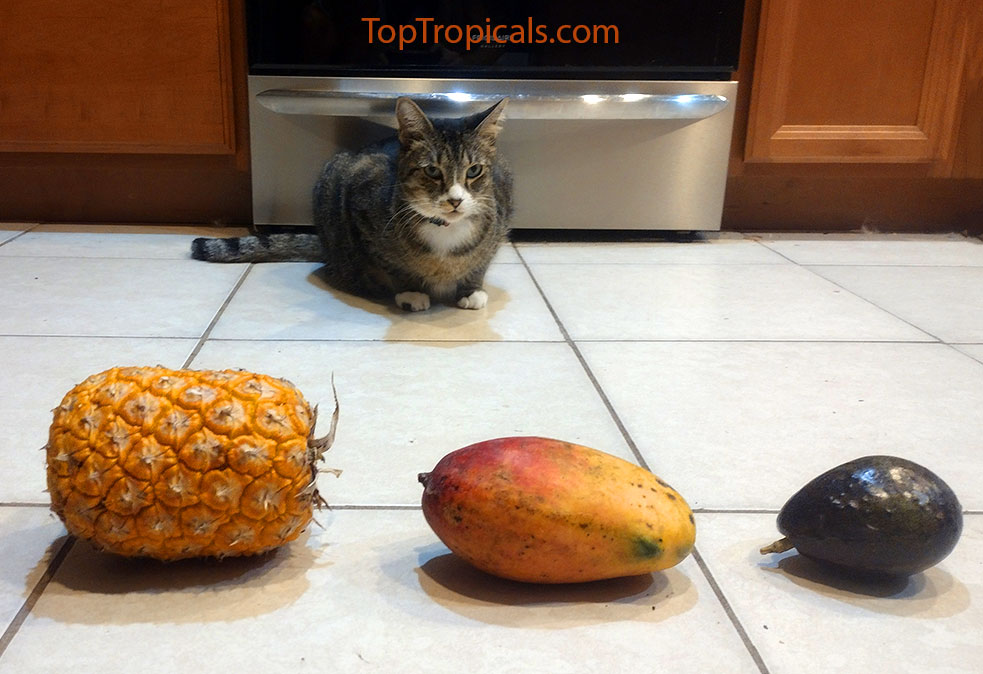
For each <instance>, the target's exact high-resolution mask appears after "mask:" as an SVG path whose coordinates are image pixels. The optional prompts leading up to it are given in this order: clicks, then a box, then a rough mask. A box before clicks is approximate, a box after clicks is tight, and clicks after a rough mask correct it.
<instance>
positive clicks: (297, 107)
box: [256, 89, 729, 126]
mask: <svg viewBox="0 0 983 674" xmlns="http://www.w3.org/2000/svg"><path fill="white" fill-rule="evenodd" d="M397 97H398V96H397V95H396V94H394V93H392V92H349V91H326V90H319V89H267V90H266V91H263V92H260V93H259V94H257V95H256V100H257V102H259V103H260V105H262V106H263V107H265V108H268V109H269V110H272V111H273V112H276V113H280V114H284V115H319V116H328V117H364V118H370V119H373V120H376V121H381V122H383V123H387V124H389V125H390V126H393V125H394V124H395V120H394V119H393V116H394V115H393V112H394V110H395V106H396V98H397ZM409 97H410V98H412V99H413V100H414V101H415V102H417V103H418V104H420V107H421V108H422V109H423V111H424V112H426V113H427V114H428V115H433V116H435V117H452V116H453V117H460V116H465V115H469V114H473V113H475V112H480V111H481V110H484V109H485V108H487V107H488V106H490V105H492V104H493V103H496V102H498V101H500V100H501V99H503V98H508V99H509V107H508V117H509V119H541V120H596V119H610V120H639V119H688V120H697V119H705V118H707V117H710V116H712V115H715V114H716V113H718V112H720V111H721V110H723V109H724V108H726V107H727V104H728V102H729V101H728V100H727V97H726V96H718V95H715V94H687V93H682V94H635V93H625V94H523V93H520V94H514V93H513V94H508V93H502V94H487V93H481V94H470V93H423V94H409Z"/></svg>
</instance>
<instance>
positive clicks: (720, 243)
mask: <svg viewBox="0 0 983 674" xmlns="http://www.w3.org/2000/svg"><path fill="white" fill-rule="evenodd" d="M516 247H517V248H518V250H519V252H520V253H521V254H522V257H523V258H524V259H525V261H526V262H528V263H530V264H532V263H536V264H788V261H787V260H786V259H784V258H783V257H782V256H781V255H778V254H776V253H774V252H772V251H770V250H768V248H766V247H764V246H762V245H761V244H759V243H757V242H755V241H751V240H749V239H738V238H723V239H709V240H705V241H688V242H684V243H676V242H647V243H593V242H591V243H565V242H563V243H520V244H518V245H517V246H516Z"/></svg>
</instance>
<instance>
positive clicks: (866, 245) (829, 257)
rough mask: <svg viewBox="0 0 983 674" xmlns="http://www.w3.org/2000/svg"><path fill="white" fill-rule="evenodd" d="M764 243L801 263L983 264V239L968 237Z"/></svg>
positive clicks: (778, 241)
mask: <svg viewBox="0 0 983 674" xmlns="http://www.w3.org/2000/svg"><path fill="white" fill-rule="evenodd" d="M762 244H763V245H765V246H767V247H768V248H770V249H771V250H773V251H775V252H776V253H781V254H782V255H784V256H785V257H787V258H789V259H790V260H792V261H794V262H797V263H799V264H808V265H825V264H836V265H841V264H846V265H916V266H925V265H936V266H971V267H980V266H983V242H981V241H980V240H978V239H969V238H965V237H952V236H946V235H942V236H937V237H924V236H923V237H890V236H882V237H877V238H873V239H870V238H864V237H857V238H852V239H851V238H846V239H844V238H838V239H836V238H834V239H830V238H827V237H817V238H811V239H809V238H802V237H795V238H787V239H778V240H764V241H762Z"/></svg>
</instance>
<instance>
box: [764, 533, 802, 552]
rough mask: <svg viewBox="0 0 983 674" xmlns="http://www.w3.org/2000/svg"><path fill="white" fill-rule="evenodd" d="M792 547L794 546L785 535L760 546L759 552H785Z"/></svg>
mask: <svg viewBox="0 0 983 674" xmlns="http://www.w3.org/2000/svg"><path fill="white" fill-rule="evenodd" d="M794 547H795V546H794V545H793V544H792V541H790V540H789V539H788V538H787V537H786V538H782V539H779V540H777V541H775V542H774V543H772V544H771V545H766V546H765V547H763V548H761V550H760V552H761V554H762V555H767V554H768V553H770V552H785V551H786V550H791V549H792V548H794Z"/></svg>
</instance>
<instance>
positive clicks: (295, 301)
mask: <svg viewBox="0 0 983 674" xmlns="http://www.w3.org/2000/svg"><path fill="white" fill-rule="evenodd" d="M319 267H320V265H319V264H316V263H288V264H261V265H256V266H255V267H253V268H252V269H251V270H250V272H249V275H248V276H247V277H246V281H245V283H243V285H242V288H241V289H240V290H239V292H238V293H237V294H236V296H235V298H234V299H233V300H232V302H231V303H230V304H229V306H228V308H227V309H226V311H225V313H224V314H223V315H222V318H221V320H220V321H219V322H218V324H217V325H216V327H215V330H214V331H213V333H212V336H214V337H217V338H233V339H372V340H453V341H501V340H523V341H537V340H560V339H562V335H561V334H560V331H559V329H558V328H557V327H556V322H555V321H554V320H553V317H552V316H551V315H550V313H549V310H548V309H547V307H546V304H545V303H544V302H543V300H542V297H541V296H540V294H539V292H538V291H537V290H536V287H535V285H533V283H532V281H531V279H530V278H529V274H528V273H527V272H526V270H525V268H524V267H523V266H522V265H517V264H494V265H492V266H491V267H490V268H489V270H488V275H487V277H486V283H485V290H486V291H487V292H488V306H486V307H485V308H484V309H479V310H476V311H472V310H464V309H458V308H457V307H447V306H442V305H441V306H434V307H431V308H430V309H429V310H428V311H422V312H416V313H408V312H406V311H403V310H401V309H398V308H397V307H396V306H395V304H390V303H388V302H386V303H382V302H371V301H369V300H363V299H361V298H358V297H355V296H353V295H349V294H347V293H342V292H339V291H336V290H333V289H332V288H330V287H329V286H328V285H327V284H326V283H325V282H324V281H323V280H322V279H321V278H320V277H319V276H317V274H316V271H317V269H318V268H319Z"/></svg>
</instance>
